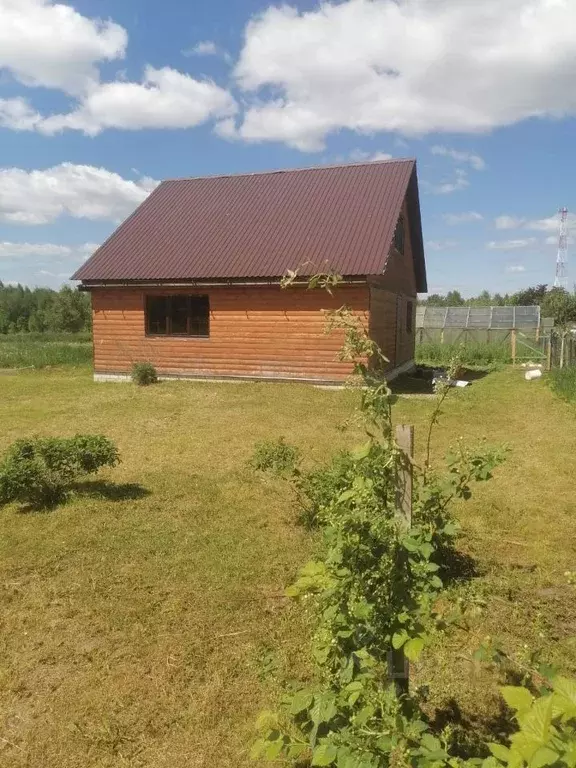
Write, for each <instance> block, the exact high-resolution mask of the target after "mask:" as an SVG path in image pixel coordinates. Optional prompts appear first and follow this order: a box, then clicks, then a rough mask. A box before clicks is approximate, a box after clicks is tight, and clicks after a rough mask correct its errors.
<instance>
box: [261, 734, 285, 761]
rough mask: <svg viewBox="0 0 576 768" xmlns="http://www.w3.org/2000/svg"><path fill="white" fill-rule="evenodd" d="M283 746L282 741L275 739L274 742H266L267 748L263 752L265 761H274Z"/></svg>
mask: <svg viewBox="0 0 576 768" xmlns="http://www.w3.org/2000/svg"><path fill="white" fill-rule="evenodd" d="M283 746H284V739H276V741H270V742H268V746H267V747H266V749H265V750H264V755H265V757H266V760H275V759H276V758H277V757H278V756H279V755H280V753H281V752H282V747H283Z"/></svg>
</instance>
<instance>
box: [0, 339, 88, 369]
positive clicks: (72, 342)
mask: <svg viewBox="0 0 576 768" xmlns="http://www.w3.org/2000/svg"><path fill="white" fill-rule="evenodd" d="M91 360H92V342H91V341H90V337H89V336H88V335H87V334H54V333H46V334H42V333H20V334H0V369H2V368H47V367H51V366H70V365H73V366H79V365H86V364H88V363H90V362H91Z"/></svg>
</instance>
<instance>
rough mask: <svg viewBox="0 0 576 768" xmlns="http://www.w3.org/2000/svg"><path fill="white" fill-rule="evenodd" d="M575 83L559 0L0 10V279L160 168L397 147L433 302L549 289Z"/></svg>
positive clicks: (241, 166)
mask: <svg viewBox="0 0 576 768" xmlns="http://www.w3.org/2000/svg"><path fill="white" fill-rule="evenodd" d="M575 78H576V3H574V1H573V0H484V2H483V3H473V2H470V3H466V2H462V0H436V2H430V0H399V1H398V2H394V1H393V0H343V2H340V3H333V4H330V3H325V4H323V5H322V6H320V5H318V4H317V3H312V2H306V3H304V2H292V3H290V4H288V5H284V6H274V5H271V4H268V3H266V2H256V0H242V2H240V0H213V2H212V3H201V2H190V1H188V2H183V1H182V0H164V1H163V2H162V3H158V2H152V1H151V0H122V1H121V2H118V0H115V2H112V0H72V2H69V3H60V4H58V3H54V2H51V0H0V279H1V280H2V281H4V282H10V281H20V282H23V283H26V284H29V285H51V286H58V285H60V284H61V283H62V282H64V281H65V280H66V279H67V278H68V277H69V276H70V275H71V274H72V272H73V271H74V269H75V268H76V267H77V266H78V265H79V264H80V263H81V262H82V261H83V260H84V259H85V258H86V257H87V255H89V253H90V252H91V250H93V249H94V247H95V246H96V245H97V244H99V243H100V242H102V240H103V239H104V238H106V237H107V235H109V234H110V232H111V231H113V229H114V228H115V227H116V226H117V224H118V222H119V221H120V220H122V219H123V218H124V217H125V216H126V215H128V214H129V213H130V212H131V210H133V209H134V207H135V206H136V205H137V204H138V203H139V202H141V201H142V200H143V199H144V198H145V196H146V195H147V194H148V193H149V192H150V191H151V189H153V188H154V185H155V184H156V183H157V182H158V180H160V179H163V178H167V177H178V176H197V175H204V174H219V173H239V172H250V171H259V170H265V169H271V168H285V167H303V166H310V165H321V164H326V163H338V162H353V161H356V162H359V161H361V162H364V161H372V160H376V159H381V158H384V157H386V156H392V157H413V156H414V157H416V158H417V159H418V168H419V178H420V186H421V204H422V214H423V227H424V238H425V242H426V254H427V264H428V278H429V288H430V291H431V292H432V291H441V292H445V291H447V290H451V289H458V290H460V291H461V292H463V293H464V294H472V293H476V292H478V291H480V290H481V289H483V288H488V289H489V290H492V291H496V290H498V291H501V292H507V291H514V290H517V289H518V288H520V287H523V286H526V285H529V284H535V283H540V282H548V283H551V282H552V281H553V278H554V265H555V258H556V246H555V242H556V239H557V215H556V212H557V210H558V208H559V207H560V206H567V207H568V209H569V210H570V211H576V182H575V180H574V179H575V176H574V170H575V169H576V149H575V139H576V119H575V116H576V89H574V88H573V82H574V80H575ZM570 224H571V225H572V227H573V228H575V227H576V217H574V215H573V214H572V215H571V216H570ZM570 245H571V249H573V248H574V246H572V243H570ZM568 276H569V282H570V285H572V283H573V282H574V281H575V280H576V266H575V267H574V268H572V267H571V265H570V262H569V266H568Z"/></svg>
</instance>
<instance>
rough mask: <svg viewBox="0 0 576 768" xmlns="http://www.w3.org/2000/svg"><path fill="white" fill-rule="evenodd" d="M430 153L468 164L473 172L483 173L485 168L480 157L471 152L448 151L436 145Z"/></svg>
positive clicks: (446, 148)
mask: <svg viewBox="0 0 576 768" xmlns="http://www.w3.org/2000/svg"><path fill="white" fill-rule="evenodd" d="M430 151H431V152H432V154H433V155H440V156H441V157H451V158H452V160H456V161H457V162H459V163H469V164H470V166H471V167H472V168H473V169H474V170H475V171H483V170H484V169H485V168H486V163H485V162H484V160H483V159H482V158H481V157H480V155H474V154H472V153H471V152H459V151H458V150H456V149H449V148H448V147H442V146H438V145H436V146H434V147H432V149H431V150H430Z"/></svg>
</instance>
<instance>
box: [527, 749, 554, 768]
mask: <svg viewBox="0 0 576 768" xmlns="http://www.w3.org/2000/svg"><path fill="white" fill-rule="evenodd" d="M559 757H560V755H559V754H558V752H554V750H553V749H550V747H540V749H539V750H537V751H536V752H535V753H534V754H533V755H532V759H531V760H530V768H543V766H545V765H553V764H554V763H555V762H556V760H558V758H559Z"/></svg>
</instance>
